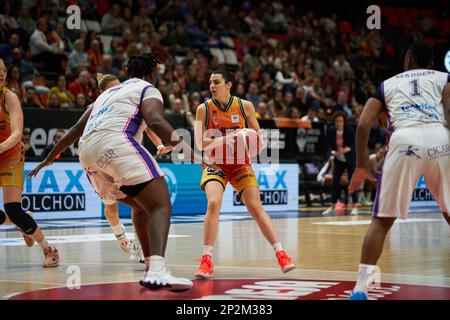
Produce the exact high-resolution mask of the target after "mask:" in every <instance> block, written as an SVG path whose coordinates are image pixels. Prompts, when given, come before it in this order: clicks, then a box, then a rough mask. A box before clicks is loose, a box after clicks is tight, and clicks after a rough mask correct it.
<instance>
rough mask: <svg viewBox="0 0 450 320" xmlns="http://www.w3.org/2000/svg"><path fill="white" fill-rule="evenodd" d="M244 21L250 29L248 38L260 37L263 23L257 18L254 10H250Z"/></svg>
mask: <svg viewBox="0 0 450 320" xmlns="http://www.w3.org/2000/svg"><path fill="white" fill-rule="evenodd" d="M244 21H245V22H246V23H247V25H248V28H249V29H250V36H253V37H255V38H259V37H261V35H262V31H263V29H264V23H263V22H262V21H261V20H259V19H258V18H257V16H256V11H255V10H251V11H250V13H249V14H248V15H247V16H246V17H245V18H244Z"/></svg>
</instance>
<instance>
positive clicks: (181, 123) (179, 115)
mask: <svg viewBox="0 0 450 320" xmlns="http://www.w3.org/2000/svg"><path fill="white" fill-rule="evenodd" d="M183 108H184V107H183V102H182V101H181V99H180V98H176V99H174V100H173V102H172V109H171V113H170V116H168V121H169V122H170V124H171V125H172V126H173V127H174V128H175V129H181V128H184V129H189V130H191V129H192V128H193V123H189V122H188V117H187V116H186V111H185V110H184V109H183Z"/></svg>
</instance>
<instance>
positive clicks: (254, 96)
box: [245, 82, 261, 106]
mask: <svg viewBox="0 0 450 320" xmlns="http://www.w3.org/2000/svg"><path fill="white" fill-rule="evenodd" d="M245 99H247V100H249V101H251V102H252V103H253V105H254V106H257V105H258V104H259V102H260V101H261V96H260V95H259V87H258V83H257V82H250V84H249V86H248V92H247V94H246V95H245Z"/></svg>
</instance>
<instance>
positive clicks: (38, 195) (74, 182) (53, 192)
mask: <svg viewBox="0 0 450 320" xmlns="http://www.w3.org/2000/svg"><path fill="white" fill-rule="evenodd" d="M28 173H29V170H25V176H26V175H27V174H28ZM82 176H83V170H68V169H66V170H61V171H58V172H55V171H54V170H52V169H47V170H45V171H44V172H43V173H42V174H39V175H38V176H37V177H36V178H34V179H26V180H25V185H24V193H23V195H22V207H23V209H24V210H31V211H33V212H51V211H83V210H85V209H86V192H85V189H84V187H83V184H82V183H81V181H80V179H81V178H82Z"/></svg>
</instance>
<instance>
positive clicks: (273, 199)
mask: <svg viewBox="0 0 450 320" xmlns="http://www.w3.org/2000/svg"><path fill="white" fill-rule="evenodd" d="M286 173H287V171H286V170H282V171H275V172H274V174H273V175H272V174H270V175H269V174H268V173H267V172H265V171H264V170H261V171H260V172H259V174H258V179H257V180H258V184H259V187H260V191H259V194H260V197H261V202H262V204H263V205H287V204H288V199H289V197H288V188H287V185H286V182H285V177H286ZM233 205H234V206H243V205H244V203H243V202H242V200H241V198H240V196H239V193H237V192H236V191H234V192H233Z"/></svg>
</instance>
